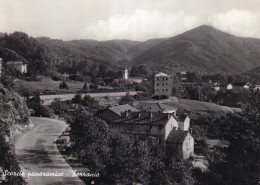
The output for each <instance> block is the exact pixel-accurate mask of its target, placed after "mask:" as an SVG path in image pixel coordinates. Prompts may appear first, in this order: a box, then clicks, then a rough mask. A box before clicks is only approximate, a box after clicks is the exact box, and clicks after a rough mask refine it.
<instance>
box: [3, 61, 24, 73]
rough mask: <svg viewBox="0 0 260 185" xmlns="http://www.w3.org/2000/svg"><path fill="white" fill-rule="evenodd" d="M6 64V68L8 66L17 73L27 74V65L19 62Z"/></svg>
mask: <svg viewBox="0 0 260 185" xmlns="http://www.w3.org/2000/svg"><path fill="white" fill-rule="evenodd" d="M6 64H7V66H10V67H12V68H14V69H16V70H17V71H19V72H20V73H21V74H24V73H27V64H25V63H23V62H21V61H8V62H7V63H6Z"/></svg>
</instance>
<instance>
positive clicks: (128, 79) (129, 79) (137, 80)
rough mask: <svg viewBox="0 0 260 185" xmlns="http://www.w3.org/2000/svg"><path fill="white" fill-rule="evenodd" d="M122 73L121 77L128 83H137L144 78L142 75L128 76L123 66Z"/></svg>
mask: <svg viewBox="0 0 260 185" xmlns="http://www.w3.org/2000/svg"><path fill="white" fill-rule="evenodd" d="M122 74H123V76H122V79H123V80H127V82H129V83H130V84H134V83H137V84H139V83H141V82H142V81H143V80H144V78H143V77H129V73H128V70H127V68H124V69H123V70H122Z"/></svg>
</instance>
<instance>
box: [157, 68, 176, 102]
mask: <svg viewBox="0 0 260 185" xmlns="http://www.w3.org/2000/svg"><path fill="white" fill-rule="evenodd" d="M171 85H172V84H171V76H170V75H168V74H165V73H162V72H159V73H157V74H155V75H154V96H167V97H170V95H171V88H172V87H171Z"/></svg>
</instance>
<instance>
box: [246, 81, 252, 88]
mask: <svg viewBox="0 0 260 185" xmlns="http://www.w3.org/2000/svg"><path fill="white" fill-rule="evenodd" d="M251 86H252V85H251V84H250V83H249V82H247V83H246V84H245V85H244V89H250V87H251Z"/></svg>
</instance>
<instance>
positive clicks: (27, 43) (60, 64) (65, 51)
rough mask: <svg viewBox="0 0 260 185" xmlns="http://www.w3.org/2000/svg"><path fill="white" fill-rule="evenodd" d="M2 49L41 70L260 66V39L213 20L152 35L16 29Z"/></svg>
mask: <svg viewBox="0 0 260 185" xmlns="http://www.w3.org/2000/svg"><path fill="white" fill-rule="evenodd" d="M0 55H1V56H3V57H2V58H4V60H5V58H6V60H9V59H12V60H15V58H17V60H21V59H22V60H26V61H28V62H29V67H30V68H29V69H31V71H37V70H38V72H37V73H39V74H42V73H44V71H43V70H39V69H38V68H39V66H41V67H40V68H46V70H49V71H50V70H52V71H56V70H59V71H62V70H60V68H63V69H65V71H66V69H67V70H68V69H70V70H69V71H70V72H69V73H71V72H75V73H77V72H83V73H84V72H86V71H88V70H90V67H91V65H93V64H97V65H106V66H107V67H109V68H110V69H111V70H119V69H121V68H122V67H128V68H131V67H132V66H140V65H145V66H147V67H149V68H150V69H151V70H152V71H153V72H157V71H165V72H169V73H171V72H178V71H195V72H199V73H209V74H216V73H222V74H238V73H243V72H246V71H249V70H251V69H254V68H256V67H258V66H260V39H255V38H246V37H237V36H234V35H232V34H229V33H225V32H223V31H220V30H218V29H215V28H213V27H211V26H208V25H202V26H199V27H197V28H194V29H192V30H189V31H186V32H184V33H182V34H179V35H176V36H174V37H170V38H157V39H150V40H147V41H131V40H127V39H122V40H118V39H114V40H108V41H96V40H91V39H84V40H83V39H81V40H71V41H63V40H59V39H50V38H48V37H38V38H33V37H29V36H28V35H27V34H25V33H22V32H15V33H12V34H9V35H7V34H1V37H0ZM74 66H77V67H76V68H75V67H74ZM46 73H47V72H46Z"/></svg>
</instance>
